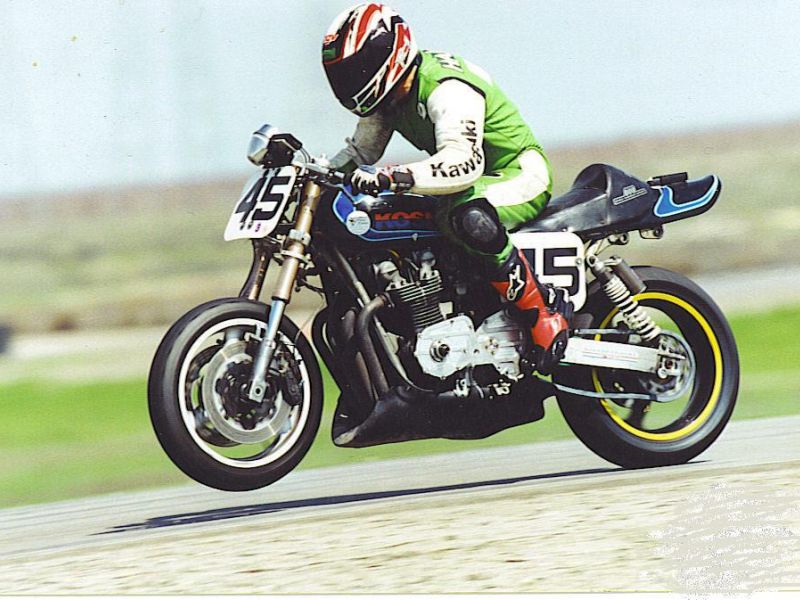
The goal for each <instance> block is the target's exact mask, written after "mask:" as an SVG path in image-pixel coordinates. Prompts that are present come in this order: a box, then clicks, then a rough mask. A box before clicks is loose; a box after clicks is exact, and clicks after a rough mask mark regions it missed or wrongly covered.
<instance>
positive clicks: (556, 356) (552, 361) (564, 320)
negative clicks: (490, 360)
mask: <svg viewBox="0 0 800 600" xmlns="http://www.w3.org/2000/svg"><path fill="white" fill-rule="evenodd" d="M491 283H492V286H493V287H494V288H495V289H496V290H497V291H498V292H499V293H500V294H501V295H502V296H503V297H504V298H505V299H506V300H508V301H509V302H513V303H514V304H515V305H516V307H517V308H519V309H520V310H521V311H522V312H523V314H524V315H525V317H526V318H527V320H528V323H529V324H530V325H531V338H532V340H533V357H534V361H535V363H536V370H537V371H539V372H540V373H549V372H550V371H551V370H552V369H553V367H555V366H556V365H557V364H558V361H560V360H561V359H562V358H563V356H564V351H565V350H566V348H567V340H568V338H569V333H568V331H569V319H571V318H572V313H573V308H574V307H573V304H572V302H570V301H569V299H567V297H566V292H565V291H564V290H561V289H555V288H553V287H551V286H549V285H542V284H540V283H539V282H538V281H537V280H536V276H535V275H534V274H533V270H532V269H531V266H530V264H529V263H528V260H527V259H526V258H525V255H524V254H523V253H522V251H521V250H518V249H516V248H514V250H513V251H512V252H511V255H510V256H509V257H508V259H507V260H506V261H505V262H504V263H503V264H502V265H501V266H500V267H498V268H497V270H496V271H495V272H494V274H493V276H492V281H491Z"/></svg>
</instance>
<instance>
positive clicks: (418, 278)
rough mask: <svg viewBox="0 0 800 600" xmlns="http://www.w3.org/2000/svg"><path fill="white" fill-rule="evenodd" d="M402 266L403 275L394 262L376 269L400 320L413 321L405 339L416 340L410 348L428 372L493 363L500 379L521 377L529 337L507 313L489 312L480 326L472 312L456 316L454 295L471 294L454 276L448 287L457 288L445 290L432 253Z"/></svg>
mask: <svg viewBox="0 0 800 600" xmlns="http://www.w3.org/2000/svg"><path fill="white" fill-rule="evenodd" d="M403 266H404V267H405V268H404V269H403V272H401V270H400V268H399V267H398V266H397V264H396V263H395V262H394V261H392V260H385V261H382V262H380V263H378V264H377V265H376V266H375V274H376V275H377V281H378V287H380V288H382V289H383V291H384V292H386V293H387V294H388V295H389V297H390V298H391V299H392V302H393V304H394V306H395V311H398V313H399V316H400V320H403V321H405V322H406V323H408V322H410V325H411V327H410V328H408V329H406V331H407V334H406V336H405V337H407V338H414V339H406V344H407V345H406V347H407V349H408V350H409V351H410V352H409V354H410V355H411V356H413V358H414V360H415V361H416V363H417V364H418V366H419V369H420V370H421V371H422V372H423V373H424V374H426V375H429V376H432V377H435V378H438V379H446V378H448V377H450V376H452V375H456V374H457V373H459V371H463V370H465V369H470V368H472V367H477V366H479V365H491V366H493V367H494V368H495V370H496V371H497V372H498V373H499V374H500V375H502V376H504V377H506V378H508V379H511V380H516V379H519V377H520V364H519V363H520V358H521V354H522V352H523V349H524V347H525V334H524V331H523V330H522V329H521V328H520V326H519V325H518V324H517V323H516V322H515V321H514V319H513V318H512V317H511V316H510V314H509V313H508V312H507V310H506V309H500V310H497V311H496V312H493V313H492V314H489V315H488V316H487V317H485V318H483V319H482V320H481V321H480V324H479V325H478V326H477V328H476V326H475V325H476V323H475V322H474V319H473V317H472V316H470V314H466V313H465V312H460V313H455V314H451V313H453V306H454V304H453V302H451V301H450V300H451V298H452V297H453V295H454V294H455V293H456V292H457V291H460V292H461V293H462V296H463V295H467V296H468V295H469V294H468V292H467V290H466V288H465V285H464V284H462V283H460V282H454V281H452V280H450V279H449V278H448V288H449V287H451V286H452V287H453V288H455V289H447V290H446V289H445V284H444V278H443V277H442V274H441V272H440V271H439V270H438V269H437V268H436V257H435V255H434V254H433V252H431V251H429V250H426V251H423V252H420V253H416V254H415V255H414V256H413V258H406V260H405V261H404V264H403ZM459 304H462V303H459ZM470 312H471V313H472V314H475V313H474V311H470ZM411 328H413V333H412V332H411Z"/></svg>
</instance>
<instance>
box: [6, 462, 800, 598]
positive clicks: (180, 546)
mask: <svg viewBox="0 0 800 600" xmlns="http://www.w3.org/2000/svg"><path fill="white" fill-rule="evenodd" d="M798 477H800V461H794V462H788V463H776V464H772V465H764V466H758V467H752V468H746V469H741V468H738V469H733V468H729V467H728V468H724V469H718V470H707V471H703V472H696V473H687V472H685V471H681V470H675V471H669V470H668V471H666V472H665V471H663V470H659V471H652V472H644V474H643V475H642V476H641V477H637V478H636V479H635V480H632V479H631V478H622V479H613V478H612V479H610V480H603V479H600V480H593V479H592V480H587V479H582V480H579V481H572V482H564V483H560V484H558V485H542V484H533V485H531V484H525V485H514V486H504V487H501V488H492V489H488V490H481V491H477V490H473V491H469V492H459V493H448V494H439V495H431V496H426V497H421V498H415V499H404V500H392V501H381V502H375V503H363V504H358V505H350V506H347V507H342V508H336V509H328V510H326V511H324V512H316V513H314V514H298V513H291V512H284V513H281V514H273V515H264V516H260V517H253V518H248V519H247V520H246V521H244V520H242V521H240V522H237V523H236V524H228V525H227V526H217V527H215V528H211V529H206V528H198V529H194V530H193V529H192V528H190V527H187V528H176V530H175V531H169V532H163V531H162V532H159V533H155V532H154V533H153V534H152V535H149V534H148V536H147V537H145V538H139V539H136V540H135V541H134V540H131V539H126V538H125V536H124V535H122V536H120V537H119V538H118V539H117V540H113V539H109V540H108V543H105V544H103V545H102V546H100V547H97V548H93V549H83V550H77V551H76V550H72V551H63V552H57V553H48V554H44V555H23V556H19V557H11V558H8V559H7V560H5V561H4V562H3V564H2V565H0V582H2V583H0V593H2V594H16V593H23V594H26V593H37V594H62V593H69V594H85V593H92V594H97V593H100V594H176V593H193V594H241V593H247V594H254V593H255V594H263V593H270V594H274V593H336V592H356V593H358V592H372V593H393V592H403V593H436V592H563V591H569V592H600V591H618V592H625V591H679V592H690V591H691V592H703V591H707V592H732V591H742V592H746V591H753V590H785V589H798V588H800V569H799V568H798V563H799V562H800V561H798V560H797V559H798V556H800V539H798V536H800V514H799V511H798V508H797V507H798V502H797V500H798V499H800V496H798V492H797V491H796V490H793V489H792V486H793V484H794V483H796V482H797V481H798Z"/></svg>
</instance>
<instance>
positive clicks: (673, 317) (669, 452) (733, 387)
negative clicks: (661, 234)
mask: <svg viewBox="0 0 800 600" xmlns="http://www.w3.org/2000/svg"><path fill="white" fill-rule="evenodd" d="M635 270H636V272H637V274H638V275H639V277H640V278H641V279H642V280H643V281H644V283H645V285H646V286H647V289H646V290H645V291H644V292H643V293H641V294H639V295H638V296H635V299H636V300H637V302H638V303H639V305H640V306H642V307H644V308H645V310H646V311H647V312H648V313H649V314H650V316H651V317H653V319H654V320H655V321H656V323H657V324H658V325H659V326H661V328H662V330H663V331H664V332H665V333H666V334H668V335H669V334H672V335H673V339H680V340H682V342H681V343H684V342H683V341H685V345H686V346H688V354H690V355H692V357H693V362H694V368H693V369H692V370H691V375H689V376H692V377H693V381H679V380H677V379H676V380H673V381H670V380H666V381H659V380H658V379H657V377H656V376H655V375H648V374H644V373H635V372H632V371H625V370H615V369H602V368H592V367H577V366H574V367H565V368H562V369H560V370H559V371H558V372H557V373H556V374H555V375H554V379H555V381H556V383H559V384H563V385H567V386H570V387H575V388H579V389H586V390H590V391H593V392H597V393H603V392H617V393H625V392H633V393H637V392H638V393H643V392H650V393H656V394H659V393H660V394H664V395H666V396H669V395H670V393H671V392H673V391H674V389H679V390H680V391H681V393H680V395H679V396H677V397H675V394H673V395H672V399H671V400H669V402H664V403H660V402H650V401H646V400H624V401H623V400H609V399H601V400H597V399H591V398H586V397H582V396H578V395H573V394H568V393H563V392H559V393H558V403H559V407H560V408H561V412H562V413H563V414H564V418H565V419H566V421H567V423H568V424H569V426H570V428H571V429H572V431H573V432H574V433H575V435H577V436H578V438H579V439H580V440H581V441H582V442H583V443H584V444H586V446H588V447H589V448H590V449H591V450H592V451H594V452H595V453H596V454H598V455H600V456H601V457H603V458H605V459H606V460H608V461H610V462H612V463H615V464H618V465H620V466H623V467H626V468H641V467H655V466H663V465H673V464H681V463H685V462H687V461H689V460H691V459H692V458H694V457H695V456H697V455H698V454H700V453H701V452H702V451H703V450H705V449H706V448H708V446H710V445H711V443H712V442H713V441H714V440H715V439H716V438H717V436H719V434H720V433H721V432H722V429H723V428H724V427H725V424H726V423H727V422H728V420H729V419H730V416H731V413H732V412H733V408H734V404H735V402H736V396H737V393H738V389H739V357H738V353H737V350H736V342H735V340H734V338H733V333H732V332H731V330H730V326H729V325H728V322H727V320H726V319H725V316H724V315H723V314H722V311H721V310H720V309H719V307H718V306H717V305H716V303H715V302H714V301H713V300H712V299H711V297H709V296H708V294H706V293H705V292H704V291H703V290H702V289H701V288H700V287H698V286H697V285H696V284H694V283H693V282H692V281H690V280H689V279H687V278H686V277H683V276H682V275H678V274H677V273H673V272H671V271H667V270H666V269H660V268H656V267H636V268H635ZM582 312H587V313H590V314H591V315H592V322H591V325H589V326H588V327H589V328H592V329H614V328H619V329H626V327H625V325H624V323H623V322H622V319H621V315H620V314H619V311H618V309H617V308H616V307H615V306H614V305H613V304H612V303H611V302H610V301H609V299H608V297H607V296H606V295H605V294H604V292H603V291H602V289H600V287H599V286H598V285H595V287H594V290H590V295H589V299H588V300H587V304H586V306H585V308H584V309H583V311H582ZM595 339H598V340H601V339H606V340H609V341H621V340H618V339H613V338H610V337H603V336H602V335H601V334H597V335H596V336H595ZM668 388H669V389H668Z"/></svg>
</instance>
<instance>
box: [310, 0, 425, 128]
mask: <svg viewBox="0 0 800 600" xmlns="http://www.w3.org/2000/svg"><path fill="white" fill-rule="evenodd" d="M418 54H419V51H418V50H417V44H416V42H415V41H414V36H413V35H412V34H411V29H410V28H409V27H408V25H407V24H406V22H405V21H403V19H402V18H401V17H400V15H398V14H397V13H396V12H394V11H393V10H392V9H391V8H388V7H386V6H384V5H383V4H378V3H377V2H367V3H365V4H359V5H357V6H354V7H353V8H349V9H347V10H346V11H344V12H343V13H341V14H340V15H339V16H338V17H336V19H335V20H334V21H333V23H332V24H331V26H330V28H329V29H328V32H327V34H326V35H325V39H324V40H323V43H322V66H323V67H324V68H325V74H326V75H327V76H328V82H329V83H330V84H331V88H332V89H333V93H334V94H336V97H337V98H338V99H339V102H341V103H342V105H343V106H344V107H345V108H346V109H347V110H349V111H351V112H353V113H355V114H356V115H358V116H360V117H366V116H368V115H371V114H372V113H373V112H375V111H376V110H377V109H378V108H379V106H380V105H381V103H382V102H383V101H384V100H385V99H386V97H387V96H388V95H389V94H390V93H391V92H392V90H394V88H395V87H396V86H397V84H398V83H400V82H401V81H402V80H403V78H404V76H405V75H406V73H408V71H409V69H410V68H411V67H412V66H413V65H414V62H415V61H416V58H417V55H418Z"/></svg>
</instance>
